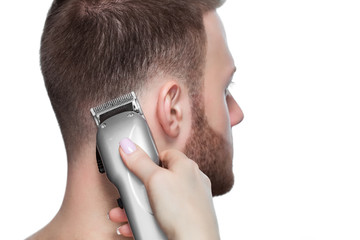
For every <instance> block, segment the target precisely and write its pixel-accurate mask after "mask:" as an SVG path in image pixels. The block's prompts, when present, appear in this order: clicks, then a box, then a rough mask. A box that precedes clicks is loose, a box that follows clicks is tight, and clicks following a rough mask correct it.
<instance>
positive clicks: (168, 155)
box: [159, 149, 192, 170]
mask: <svg viewBox="0 0 360 240" xmlns="http://www.w3.org/2000/svg"><path fill="white" fill-rule="evenodd" d="M159 157H160V159H161V162H162V164H163V166H164V167H165V168H167V169H169V170H176V169H177V167H178V166H180V164H181V163H184V162H186V161H192V160H191V159H189V158H188V157H186V155H185V154H184V153H182V152H180V151H178V150H176V149H170V150H165V151H163V152H161V153H160V156H159Z"/></svg>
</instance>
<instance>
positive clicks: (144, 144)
mask: <svg viewBox="0 0 360 240" xmlns="http://www.w3.org/2000/svg"><path fill="white" fill-rule="evenodd" d="M91 113H92V114H93V116H94V119H95V122H96V124H97V125H98V132H97V137H96V141H97V150H98V153H99V155H100V157H101V161H102V162H100V164H101V163H102V164H103V167H104V170H105V172H106V175H107V177H108V179H109V180H110V181H111V182H112V183H113V184H114V185H115V186H116V188H117V189H118V191H119V193H120V196H121V201H122V203H123V206H124V209H125V211H126V215H127V217H128V219H129V223H130V226H131V229H132V232H133V235H134V238H135V240H145V239H154V240H162V239H167V238H166V236H165V234H164V233H163V232H162V230H161V229H160V227H159V225H158V223H157V221H156V220H155V217H154V215H153V212H152V210H151V207H150V203H149V200H148V196H147V192H146V189H145V186H144V184H143V183H142V182H141V181H140V180H139V179H138V178H137V177H136V176H135V175H134V174H133V173H132V172H131V171H129V170H128V169H127V167H126V166H125V164H124V163H123V161H122V159H121V157H120V154H119V142H120V141H121V140H122V139H124V138H129V139H131V140H132V141H133V142H135V143H136V144H138V145H139V146H140V147H141V148H142V149H143V150H144V151H145V152H146V153H147V154H148V155H149V156H150V158H151V159H152V160H153V161H154V162H155V163H156V164H159V158H158V152H157V149H156V146H155V143H154V140H153V138H152V135H151V132H150V129H149V127H148V125H147V122H146V119H145V117H144V115H143V113H142V111H141V108H140V105H139V103H138V101H137V99H136V96H135V94H134V93H133V92H132V93H131V94H127V95H125V96H123V97H121V98H119V99H115V100H113V101H112V102H109V103H105V104H103V105H101V106H99V107H96V108H92V109H91ZM98 163H99V160H98ZM99 170H100V167H99Z"/></svg>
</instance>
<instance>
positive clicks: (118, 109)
mask: <svg viewBox="0 0 360 240" xmlns="http://www.w3.org/2000/svg"><path fill="white" fill-rule="evenodd" d="M125 111H134V112H138V113H140V114H141V115H143V113H142V111H141V108H140V104H139V103H138V101H137V98H136V95H135V93H134V92H131V93H128V94H125V95H123V96H120V97H118V98H115V99H113V100H110V101H108V102H106V103H104V104H101V105H99V106H97V107H94V108H91V109H90V112H91V114H92V116H93V117H94V120H95V123H96V125H97V126H99V125H100V124H101V123H102V122H103V121H105V120H106V119H108V118H110V117H112V116H114V115H116V114H119V113H122V112H125Z"/></svg>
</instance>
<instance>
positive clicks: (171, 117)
mask: <svg viewBox="0 0 360 240" xmlns="http://www.w3.org/2000/svg"><path fill="white" fill-rule="evenodd" d="M180 100H181V87H180V85H179V84H178V83H177V82H176V81H170V82H166V83H165V84H164V85H163V86H162V87H161V89H160V92H159V95H158V101H157V107H156V114H157V117H158V120H159V123H160V125H161V127H162V129H163V131H164V133H165V134H166V135H168V136H169V137H171V138H176V137H177V136H178V135H179V133H180V126H181V124H180V123H181V120H182V117H183V113H182V106H181V101H180Z"/></svg>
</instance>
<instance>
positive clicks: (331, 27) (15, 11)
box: [0, 0, 360, 240]
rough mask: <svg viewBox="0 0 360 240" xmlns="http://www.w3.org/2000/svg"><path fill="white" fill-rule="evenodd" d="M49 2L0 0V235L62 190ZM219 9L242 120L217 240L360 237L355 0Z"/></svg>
mask: <svg viewBox="0 0 360 240" xmlns="http://www.w3.org/2000/svg"><path fill="white" fill-rule="evenodd" d="M50 3H51V1H50V0H46V1H45V0H38V1H27V0H17V1H4V2H2V5H1V10H0V29H1V38H0V41H1V42H0V98H1V99H0V106H1V108H0V110H1V116H0V126H1V127H2V131H1V134H0V141H1V155H2V157H1V170H2V171H1V174H0V184H1V186H0V187H1V188H0V189H1V200H0V201H1V204H0V226H1V227H0V228H1V238H2V239H23V238H25V237H26V236H28V235H30V234H32V233H33V232H34V231H36V230H38V229H39V228H41V227H43V226H44V225H45V224H46V223H48V222H49V221H50V220H51V218H52V217H53V216H54V215H55V214H56V212H57V211H58V208H59V207H60V205H61V202H62V197H63V194H64V190H65V183H66V182H65V180H66V169H67V166H66V156H65V151H64V148H63V143H62V139H61V135H60V131H59V129H58V126H57V122H56V119H55V116H54V114H53V112H52V108H51V105H50V103H49V100H48V98H47V94H46V90H45V87H44V84H43V81H42V76H41V73H40V68H39V54H38V52H39V45H40V36H41V32H42V28H43V23H44V21H45V17H46V14H47V11H48V8H49V7H50ZM219 13H220V15H221V16H222V18H223V21H224V24H225V28H226V30H227V35H228V42H229V46H230V49H231V51H232V53H233V56H234V59H235V61H236V65H237V68H238V71H237V73H236V76H235V79H234V81H235V85H234V87H233V89H232V93H233V95H234V96H235V97H236V99H237V100H238V102H239V104H240V105H241V106H242V108H243V111H244V113H245V120H244V121H243V122H242V123H241V124H240V125H238V126H236V127H235V128H234V129H233V136H234V148H235V157H234V172H235V176H236V183H235V186H234V188H233V190H232V191H231V192H230V193H229V194H227V195H225V196H222V197H218V198H215V205H216V211H217V215H218V221H219V225H220V230H221V235H222V239H246V240H249V239H277V240H278V239H284V240H285V239H286V240H288V239H360V206H359V205H360V204H359V203H360V174H359V173H360V127H359V123H360V105H359V104H360V84H359V83H360V14H359V13H360V3H359V2H358V1H355V0H353V1H351V0H341V1H340V0H327V1H325V0H302V1H289V0H282V1H281V0H275V1H269V0H252V1H240V0H228V1H227V3H226V4H225V5H224V6H223V7H222V8H221V9H220V10H219ZM54 237H55V236H54Z"/></svg>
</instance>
